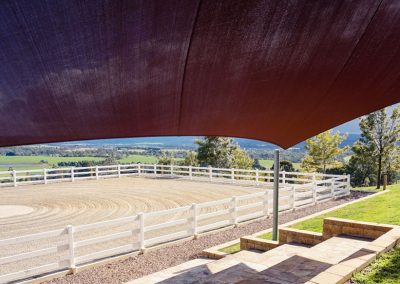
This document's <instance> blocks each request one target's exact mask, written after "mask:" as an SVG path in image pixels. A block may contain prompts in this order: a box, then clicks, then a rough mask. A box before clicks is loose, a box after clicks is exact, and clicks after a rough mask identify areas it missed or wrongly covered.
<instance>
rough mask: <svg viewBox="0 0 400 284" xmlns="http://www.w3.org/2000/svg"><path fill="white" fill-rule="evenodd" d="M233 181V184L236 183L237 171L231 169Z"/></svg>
mask: <svg viewBox="0 0 400 284" xmlns="http://www.w3.org/2000/svg"><path fill="white" fill-rule="evenodd" d="M231 180H232V183H235V169H231Z"/></svg>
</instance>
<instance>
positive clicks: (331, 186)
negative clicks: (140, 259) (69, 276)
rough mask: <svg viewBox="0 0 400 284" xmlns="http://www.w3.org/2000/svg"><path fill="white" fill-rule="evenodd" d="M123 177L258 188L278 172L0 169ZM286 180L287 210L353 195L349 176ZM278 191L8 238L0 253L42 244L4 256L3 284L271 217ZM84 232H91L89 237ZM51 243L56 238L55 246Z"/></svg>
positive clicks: (282, 207)
mask: <svg viewBox="0 0 400 284" xmlns="http://www.w3.org/2000/svg"><path fill="white" fill-rule="evenodd" d="M18 174H20V175H18ZM1 175H2V176H1ZM4 175H6V176H4ZM121 176H158V177H160V176H173V177H181V178H188V179H193V180H194V179H196V180H202V181H204V180H206V181H213V182H230V183H243V184H246V183H247V184H248V183H251V184H253V185H255V186H261V185H267V186H270V185H272V182H273V179H274V173H273V171H266V170H243V169H221V168H212V167H193V166H177V165H149V164H130V165H111V166H96V167H80V168H78V167H76V168H60V169H44V170H27V171H7V172H0V182H1V183H0V185H3V186H4V185H5V186H18V185H23V184H35V183H45V184H46V183H50V182H59V181H71V182H73V181H75V180H81V179H100V178H112V177H114V178H115V177H121ZM279 182H280V183H279V185H280V188H279V192H280V196H279V211H280V212H283V211H288V210H294V209H296V208H299V207H305V206H310V205H313V204H316V203H317V202H324V201H328V200H330V199H332V198H338V197H342V196H346V195H348V194H349V193H350V176H349V175H328V174H318V173H301V172H280V175H279ZM272 195H273V192H272V189H266V190H265V188H263V190H260V189H258V192H256V193H252V194H247V195H241V196H233V197H231V198H226V199H222V200H216V201H210V202H204V203H198V204H195V203H193V204H192V205H189V206H183V207H177V208H173V209H167V210H162V211H153V212H147V213H139V214H136V215H133V216H128V217H123V218H118V219H114V220H108V221H102V222H97V223H92V224H84V225H79V226H71V225H69V226H67V227H65V228H63V229H59V230H53V231H48V232H42V233H37V234H31V235H25V236H20V237H16V238H9V239H3V240H0V250H1V249H2V247H3V248H4V247H5V246H11V247H12V246H13V245H17V244H20V245H21V244H22V245H26V247H29V246H28V245H27V244H29V243H30V242H40V241H41V242H42V245H41V246H38V248H37V249H31V250H29V251H24V252H22V253H17V254H12V255H7V256H3V257H0V266H2V265H6V264H12V265H13V269H14V270H13V271H15V270H17V271H16V272H11V273H9V271H7V272H6V273H4V272H2V271H1V270H0V283H6V282H12V281H17V280H22V279H29V278H32V277H37V276H39V275H43V274H48V273H53V272H58V271H63V270H64V271H68V270H69V271H71V272H72V273H74V272H75V270H76V268H77V267H79V266H82V265H85V264H88V263H94V262H96V261H100V260H103V259H105V258H108V257H112V256H117V255H121V254H127V253H132V252H143V251H144V250H145V249H146V248H150V247H154V246H157V245H160V244H164V243H168V242H170V241H176V240H179V239H185V238H189V237H196V236H197V235H198V234H201V233H206V232H210V231H213V230H216V229H220V228H224V227H228V226H235V225H237V224H239V223H241V222H245V221H249V220H253V219H257V218H261V217H268V216H270V214H271V213H272ZM168 216H169V217H168ZM111 227H112V228H114V229H113V231H112V232H111V233H110V232H108V233H107V229H108V228H111ZM83 232H85V233H87V232H91V233H90V234H85V235H82V234H81V233H83ZM88 236H89V237H88ZM49 240H56V241H55V243H54V242H53V243H52V242H50V241H49ZM49 244H50V245H51V246H49ZM46 245H47V246H46ZM93 245H96V249H93ZM90 246H92V247H91V249H90ZM40 257H42V258H43V263H42V265H40V266H37V265H32V264H31V265H30V266H29V259H32V258H40ZM23 261H25V263H24V265H22V264H23ZM21 266H24V269H22V270H21ZM18 269H19V270H18Z"/></svg>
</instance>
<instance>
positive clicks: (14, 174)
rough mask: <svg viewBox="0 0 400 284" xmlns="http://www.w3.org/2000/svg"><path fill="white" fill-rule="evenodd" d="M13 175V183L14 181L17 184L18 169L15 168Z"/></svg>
mask: <svg viewBox="0 0 400 284" xmlns="http://www.w3.org/2000/svg"><path fill="white" fill-rule="evenodd" d="M12 175H13V183H14V186H17V171H16V170H13V171H12Z"/></svg>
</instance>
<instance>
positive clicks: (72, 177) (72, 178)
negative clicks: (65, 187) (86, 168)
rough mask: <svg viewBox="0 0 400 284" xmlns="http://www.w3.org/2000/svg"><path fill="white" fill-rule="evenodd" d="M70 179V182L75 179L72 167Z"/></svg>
mask: <svg viewBox="0 0 400 284" xmlns="http://www.w3.org/2000/svg"><path fill="white" fill-rule="evenodd" d="M71 181H72V182H74V181H75V171H74V168H71Z"/></svg>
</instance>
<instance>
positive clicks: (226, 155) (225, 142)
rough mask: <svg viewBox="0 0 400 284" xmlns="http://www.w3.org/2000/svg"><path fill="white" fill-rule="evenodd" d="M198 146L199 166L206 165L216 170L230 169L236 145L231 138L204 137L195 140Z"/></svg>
mask: <svg viewBox="0 0 400 284" xmlns="http://www.w3.org/2000/svg"><path fill="white" fill-rule="evenodd" d="M195 143H196V144H197V145H199V147H198V149H197V159H198V161H199V163H200V164H207V165H210V166H212V167H217V168H230V167H232V164H233V150H234V149H235V148H236V145H234V144H233V140H232V138H226V137H216V136H205V137H203V138H202V139H199V140H196V141H195Z"/></svg>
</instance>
